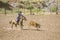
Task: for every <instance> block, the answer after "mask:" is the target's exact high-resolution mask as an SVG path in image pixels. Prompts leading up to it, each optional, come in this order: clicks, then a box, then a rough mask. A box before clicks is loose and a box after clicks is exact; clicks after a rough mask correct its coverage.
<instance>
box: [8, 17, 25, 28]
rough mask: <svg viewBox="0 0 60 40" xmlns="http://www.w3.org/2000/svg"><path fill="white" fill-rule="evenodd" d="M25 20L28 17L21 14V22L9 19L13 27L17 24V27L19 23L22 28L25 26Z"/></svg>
mask: <svg viewBox="0 0 60 40" xmlns="http://www.w3.org/2000/svg"><path fill="white" fill-rule="evenodd" d="M23 20H25V21H26V17H25V16H21V17H20V20H19V23H17V22H16V20H11V21H9V23H10V24H11V25H12V26H11V27H12V28H13V25H15V27H17V25H20V26H21V28H23Z"/></svg>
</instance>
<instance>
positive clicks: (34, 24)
mask: <svg viewBox="0 0 60 40" xmlns="http://www.w3.org/2000/svg"><path fill="white" fill-rule="evenodd" d="M29 25H30V26H33V27H36V29H37V30H39V29H38V28H40V24H38V23H37V22H35V21H30V22H29Z"/></svg>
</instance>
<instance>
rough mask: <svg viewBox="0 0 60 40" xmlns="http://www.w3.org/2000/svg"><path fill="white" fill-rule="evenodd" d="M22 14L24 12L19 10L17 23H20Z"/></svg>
mask: <svg viewBox="0 0 60 40" xmlns="http://www.w3.org/2000/svg"><path fill="white" fill-rule="evenodd" d="M21 16H22V12H21V11H20V12H18V15H17V18H16V22H17V24H19V21H20V17H21Z"/></svg>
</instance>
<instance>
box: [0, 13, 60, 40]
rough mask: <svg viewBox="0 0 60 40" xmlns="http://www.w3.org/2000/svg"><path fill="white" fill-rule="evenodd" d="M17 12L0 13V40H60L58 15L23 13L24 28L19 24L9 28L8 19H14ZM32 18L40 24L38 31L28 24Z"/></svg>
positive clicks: (59, 18) (59, 19)
mask: <svg viewBox="0 0 60 40" xmlns="http://www.w3.org/2000/svg"><path fill="white" fill-rule="evenodd" d="M16 15H17V14H8V15H4V14H0V40H60V15H24V16H26V18H27V21H24V29H25V30H21V28H20V26H19V25H18V26H17V27H15V26H14V27H13V29H12V28H11V25H10V24H9V21H10V20H11V19H15V17H16ZM30 20H34V21H36V22H37V23H39V24H40V28H39V30H40V31H37V30H36V28H35V27H31V26H29V21H30Z"/></svg>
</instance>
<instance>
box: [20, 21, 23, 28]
mask: <svg viewBox="0 0 60 40" xmlns="http://www.w3.org/2000/svg"><path fill="white" fill-rule="evenodd" d="M20 26H21V29H23V21H21V22H20Z"/></svg>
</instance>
